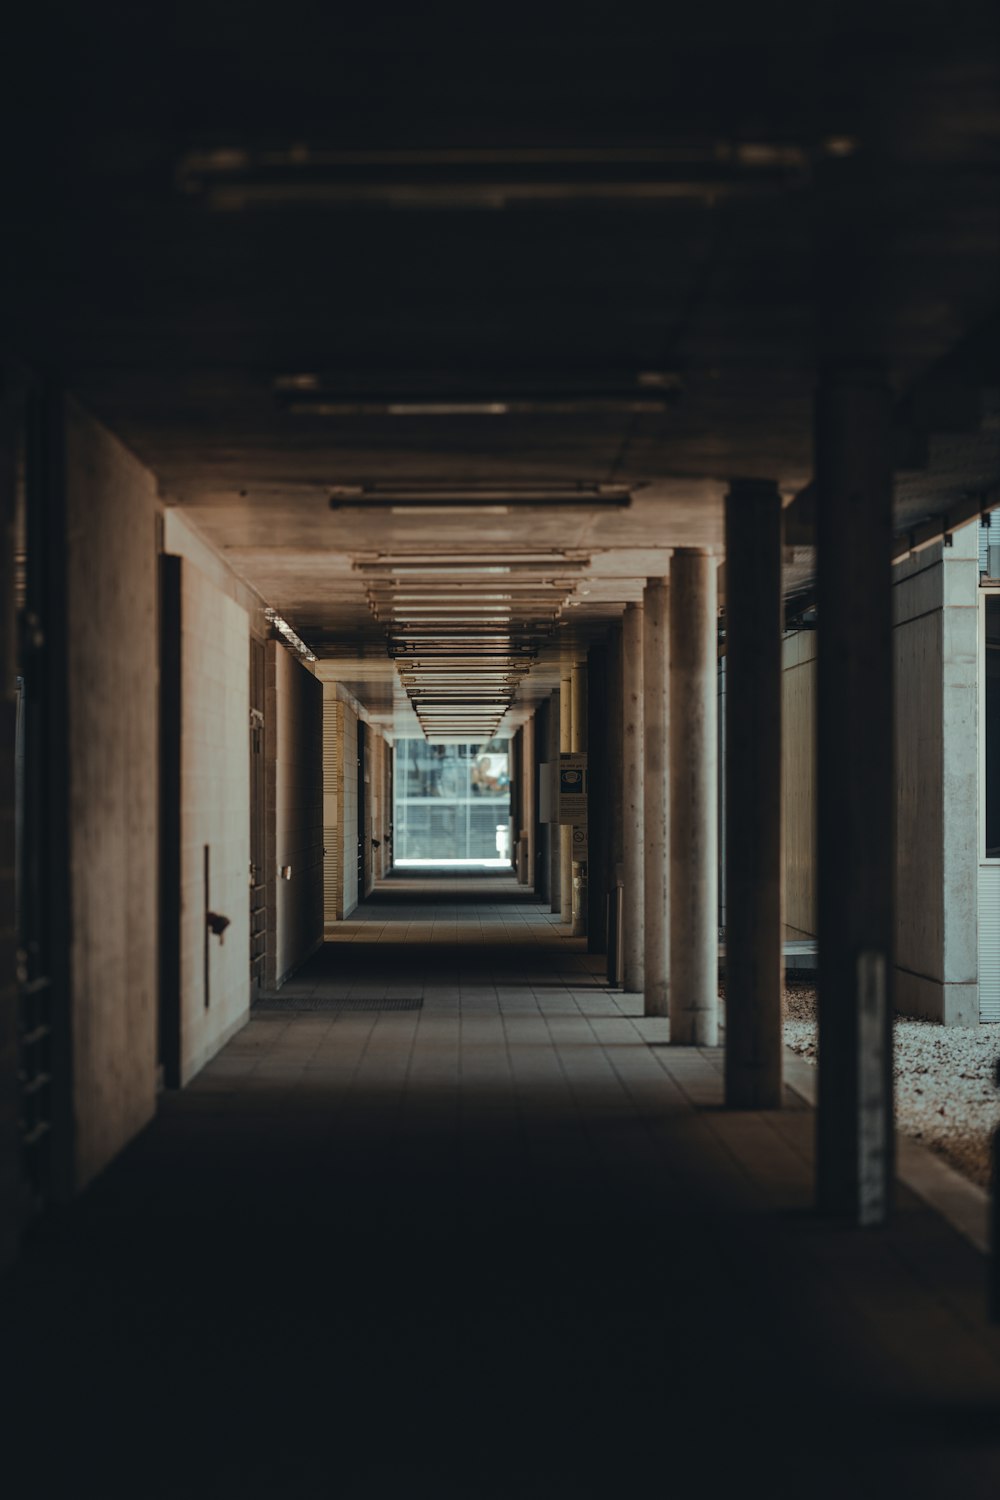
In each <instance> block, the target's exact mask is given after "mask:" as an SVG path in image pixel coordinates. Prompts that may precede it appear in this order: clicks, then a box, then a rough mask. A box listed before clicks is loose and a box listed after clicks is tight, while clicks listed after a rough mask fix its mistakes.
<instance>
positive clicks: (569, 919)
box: [559, 672, 573, 929]
mask: <svg viewBox="0 0 1000 1500" xmlns="http://www.w3.org/2000/svg"><path fill="white" fill-rule="evenodd" d="M572 734H573V678H572V676H571V674H570V673H569V672H565V673H564V674H563V677H562V680H561V681H560V683H559V752H560V754H563V753H565V754H566V755H568V754H569V752H570V751H571V750H572V748H573V739H572ZM559 900H560V904H561V912H560V915H561V917H562V920H563V921H564V922H565V923H566V925H567V926H568V927H569V928H570V929H572V926H573V830H572V828H571V827H570V826H569V824H568V823H560V824H559Z"/></svg>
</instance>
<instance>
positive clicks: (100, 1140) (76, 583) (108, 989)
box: [66, 403, 159, 1186]
mask: <svg viewBox="0 0 1000 1500" xmlns="http://www.w3.org/2000/svg"><path fill="white" fill-rule="evenodd" d="M66 503H67V528H68V535H67V609H68V616H69V629H68V663H67V666H68V677H69V701H68V713H69V739H70V745H71V747H72V753H71V755H70V757H69V799H70V801H69V817H70V835H69V836H70V858H69V875H70V884H71V898H70V899H71V921H72V939H71V949H70V955H69V961H70V984H71V996H72V999H71V1009H72V1032H73V1089H74V1113H75V1156H76V1162H75V1169H76V1170H75V1177H76V1183H77V1185H78V1186H82V1185H83V1184H85V1183H86V1182H88V1181H89V1180H90V1179H91V1178H92V1177H93V1176H94V1175H95V1174H96V1173H97V1172H99V1171H100V1170H101V1168H102V1167H103V1166H104V1165H105V1164H106V1163H107V1162H108V1161H110V1160H111V1158H112V1157H113V1156H114V1155H115V1154H116V1153H117V1152H118V1151H119V1150H121V1148H122V1147H123V1146H124V1145H125V1144H126V1142H127V1141H128V1140H129V1139H130V1138H131V1137H132V1136H133V1135H135V1133H136V1132H137V1131H138V1130H139V1129H141V1127H142V1126H143V1125H144V1124H145V1123H146V1121H147V1120H149V1119H150V1117H151V1116H152V1114H153V1112H154V1109H155V1105H156V1061H157V1040H156V1028H157V953H158V914H157V883H158V882H157V873H158V871H157V812H158V796H159V786H158V776H157V733H158V704H157V682H158V642H157V621H156V593H157V573H156V566H157V565H156V556H157V532H156V527H157V515H158V506H157V498H156V486H155V484H154V481H153V478H152V475H151V474H149V472H148V471H147V470H146V469H144V468H143V466H142V465H141V464H140V463H139V462H138V461H137V460H136V459H135V458H133V457H132V455H131V454H130V453H129V452H128V451H127V450H126V449H125V448H124V447H122V445H121V444H120V443H119V442H117V441H116V439H114V438H113V437H112V436H111V435H110V434H109V433H108V432H107V431H105V429H104V428H102V427H101V426H100V425H99V424H98V423H96V422H95V421H93V420H92V419H91V418H90V417H89V416H87V415H86V414H85V413H84V412H83V411H81V410H80V409H79V408H78V407H77V406H75V405H74V404H72V403H70V404H69V406H68V418H67V433H66Z"/></svg>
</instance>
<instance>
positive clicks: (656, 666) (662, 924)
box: [642, 578, 670, 1016]
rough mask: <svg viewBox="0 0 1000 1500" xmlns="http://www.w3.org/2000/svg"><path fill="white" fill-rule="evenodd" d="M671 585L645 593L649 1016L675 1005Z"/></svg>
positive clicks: (653, 583) (658, 581)
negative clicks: (672, 961) (672, 981)
mask: <svg viewBox="0 0 1000 1500" xmlns="http://www.w3.org/2000/svg"><path fill="white" fill-rule="evenodd" d="M669 639H670V584H669V580H668V579H666V578H650V579H649V580H648V582H647V584H646V589H645V593H644V595H643V611H642V700H643V736H644V755H643V808H644V822H645V842H644V848H643V877H642V889H643V973H644V978H645V984H644V992H645V1012H646V1015H647V1016H666V1015H669V1005H670V918H669V911H668V906H669V898H670V840H669V815H670V785H669V780H668V778H669V771H670V692H669V661H670V656H669Z"/></svg>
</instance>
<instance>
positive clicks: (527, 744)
mask: <svg viewBox="0 0 1000 1500" xmlns="http://www.w3.org/2000/svg"><path fill="white" fill-rule="evenodd" d="M521 735H522V756H523V778H524V790H523V792H522V794H521V806H522V810H523V814H524V817H523V827H524V836H525V876H524V878H525V883H526V884H527V885H529V886H531V887H534V884H535V878H536V876H535V781H536V777H537V772H536V768H535V716H534V714H532V715H531V717H530V719H526V720H525V722H524V727H523V728H522V730H521Z"/></svg>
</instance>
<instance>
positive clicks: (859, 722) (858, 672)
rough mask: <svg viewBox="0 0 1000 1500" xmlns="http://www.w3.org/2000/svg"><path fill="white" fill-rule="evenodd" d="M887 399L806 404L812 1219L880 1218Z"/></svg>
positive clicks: (887, 910)
mask: <svg viewBox="0 0 1000 1500" xmlns="http://www.w3.org/2000/svg"><path fill="white" fill-rule="evenodd" d="M890 418H891V398H890V393H889V388H888V386H887V384H886V383H885V381H884V379H883V378H882V376H881V375H880V374H879V373H878V372H871V371H865V370H863V369H859V368H856V369H850V368H847V367H844V366H841V367H837V368H834V369H832V370H830V371H829V372H828V373H827V374H826V376H825V378H824V379H823V381H822V383H821V385H820V390H819V395H818V402H817V422H816V466H815V472H816V488H817V602H818V615H819V618H818V640H817V651H818V660H817V802H818V809H817V867H818V868H817V875H818V881H817V886H818V901H817V906H818V912H817V918H818V939H819V1001H820V1004H819V1108H818V1111H817V1150H816V1176H817V1197H818V1202H819V1206H820V1208H821V1209H822V1210H823V1211H824V1212H827V1213H830V1214H835V1215H837V1216H844V1217H847V1218H850V1219H852V1220H853V1221H854V1222H856V1223H861V1224H878V1223H882V1222H883V1221H884V1220H885V1218H886V1217H887V1215H888V1212H889V1207H890V1198H891V1186H892V1179H893V1109H892V975H893V937H894V931H893V917H894V910H893V909H894V876H895V868H894V865H895V860H894V804H895V786H894V776H893V670H892V668H893V630H892V623H893V622H892V564H891V544H892V467H891V457H890Z"/></svg>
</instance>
